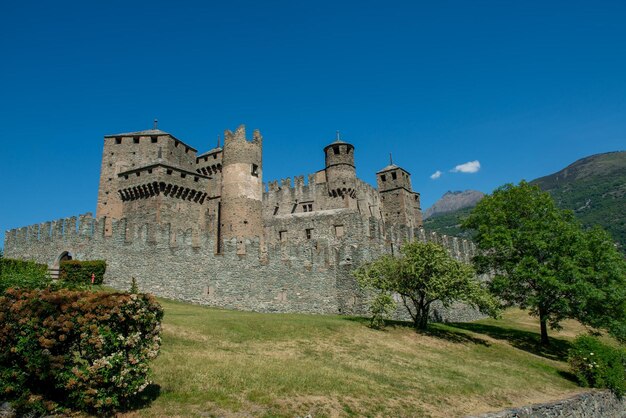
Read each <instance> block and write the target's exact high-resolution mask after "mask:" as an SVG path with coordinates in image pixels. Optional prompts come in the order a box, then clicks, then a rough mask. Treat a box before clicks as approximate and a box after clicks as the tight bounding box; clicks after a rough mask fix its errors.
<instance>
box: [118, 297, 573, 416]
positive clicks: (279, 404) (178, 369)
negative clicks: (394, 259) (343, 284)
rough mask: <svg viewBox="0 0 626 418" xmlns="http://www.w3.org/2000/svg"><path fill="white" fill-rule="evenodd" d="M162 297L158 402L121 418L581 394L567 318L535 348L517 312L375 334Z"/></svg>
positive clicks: (487, 403)
mask: <svg viewBox="0 0 626 418" xmlns="http://www.w3.org/2000/svg"><path fill="white" fill-rule="evenodd" d="M162 303H163V306H164V308H165V319H164V323H163V346H162V351H161V355H160V357H159V358H158V359H157V360H156V361H155V363H154V364H153V370H154V379H153V380H154V383H155V384H156V385H158V386H154V387H153V388H152V389H153V393H154V394H155V397H156V399H155V400H154V401H153V402H152V403H151V404H149V406H147V407H146V408H144V409H141V410H137V411H135V412H132V413H127V414H126V415H125V416H180V417H187V416H216V415H217V416H267V417H273V416H289V417H293V416H304V415H306V414H309V413H310V414H312V415H314V416H316V417H317V416H433V417H444V416H445V417H449V416H463V415H466V414H476V413H481V412H486V411H492V410H498V409H501V408H505V407H509V406H511V405H523V404H527V403H532V402H543V401H547V400H549V399H554V398H560V397H564V396H567V395H569V394H572V393H574V392H577V391H578V390H579V389H578V388H577V386H576V384H575V383H573V382H572V381H571V380H568V378H567V373H566V371H567V366H566V364H565V363H564V362H563V361H562V360H563V358H562V356H563V353H564V350H566V349H567V347H568V345H569V340H570V339H571V337H573V336H574V335H575V334H576V332H578V331H579V330H580V327H579V326H576V324H574V323H567V324H566V326H565V329H564V332H562V333H561V334H560V335H558V336H557V335H556V334H555V335H554V337H555V338H554V342H555V344H554V347H555V348H554V349H553V350H549V351H542V350H539V349H538V348H537V345H536V344H535V343H536V342H538V335H537V327H536V324H534V325H535V326H533V324H532V321H531V320H530V319H529V318H528V316H527V315H526V314H525V313H522V312H520V311H510V312H508V313H507V315H506V316H505V318H504V319H503V320H500V321H493V320H484V321H478V322H475V323H471V324H447V325H444V324H437V325H434V326H433V327H432V329H431V331H430V332H429V333H428V334H417V333H416V332H415V331H414V330H413V329H412V328H411V327H409V326H407V325H406V324H402V323H397V324H394V325H393V326H391V327H389V328H387V329H386V330H384V331H377V330H372V329H370V328H368V327H367V326H366V323H367V322H366V321H365V320H363V319H360V318H349V317H340V316H321V315H296V314H293V315H286V314H258V313H247V312H233V311H225V310H218V309H212V308H206V307H201V306H195V305H189V304H184V303H178V302H172V301H166V300H162ZM155 389H158V391H160V393H159V394H158V396H156V391H155Z"/></svg>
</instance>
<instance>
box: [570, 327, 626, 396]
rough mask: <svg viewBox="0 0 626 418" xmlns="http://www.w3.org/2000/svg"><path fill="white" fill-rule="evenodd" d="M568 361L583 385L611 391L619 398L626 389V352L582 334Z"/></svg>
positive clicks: (576, 341)
mask: <svg viewBox="0 0 626 418" xmlns="http://www.w3.org/2000/svg"><path fill="white" fill-rule="evenodd" d="M568 362H569V365H570V369H571V371H572V373H573V374H575V375H576V377H577V378H578V381H579V383H580V384H581V385H582V386H586V387H592V388H608V389H610V390H611V391H612V392H613V393H615V394H616V395H617V396H618V397H620V398H621V397H622V395H623V394H624V391H625V390H626V381H625V380H626V369H625V367H626V352H625V351H624V349H621V348H614V347H611V346H608V345H606V344H603V343H602V342H600V341H599V340H598V339H597V338H595V337H592V336H589V335H581V336H579V337H578V338H576V340H575V341H574V344H573V346H572V348H571V349H570V351H569V356H568Z"/></svg>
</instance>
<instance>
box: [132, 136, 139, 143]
mask: <svg viewBox="0 0 626 418" xmlns="http://www.w3.org/2000/svg"><path fill="white" fill-rule="evenodd" d="M138 143H139V137H138V136H136V137H134V138H133V144H138Z"/></svg>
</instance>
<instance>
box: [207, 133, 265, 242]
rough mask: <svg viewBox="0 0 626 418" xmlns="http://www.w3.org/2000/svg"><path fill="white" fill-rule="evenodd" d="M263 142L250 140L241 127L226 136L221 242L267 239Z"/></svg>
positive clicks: (223, 161) (223, 156)
mask: <svg viewBox="0 0 626 418" xmlns="http://www.w3.org/2000/svg"><path fill="white" fill-rule="evenodd" d="M262 151H263V138H262V137H261V133H260V132H259V131H258V130H255V131H254V134H253V139H252V141H248V140H247V139H246V128H245V126H244V125H241V126H239V127H238V128H237V130H236V131H235V133H232V132H231V131H229V130H227V131H225V132H224V148H223V155H222V192H221V203H220V208H219V214H218V219H219V221H218V226H219V231H218V234H219V237H220V241H221V242H223V241H224V240H230V239H232V238H237V240H238V241H242V240H243V239H245V238H253V237H259V238H260V237H262V236H263V169H262V167H263V166H262Z"/></svg>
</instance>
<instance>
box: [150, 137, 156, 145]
mask: <svg viewBox="0 0 626 418" xmlns="http://www.w3.org/2000/svg"><path fill="white" fill-rule="evenodd" d="M150 139H151V140H152V143H153V144H156V143H157V137H156V136H152V137H150Z"/></svg>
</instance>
